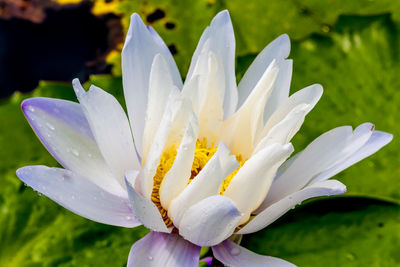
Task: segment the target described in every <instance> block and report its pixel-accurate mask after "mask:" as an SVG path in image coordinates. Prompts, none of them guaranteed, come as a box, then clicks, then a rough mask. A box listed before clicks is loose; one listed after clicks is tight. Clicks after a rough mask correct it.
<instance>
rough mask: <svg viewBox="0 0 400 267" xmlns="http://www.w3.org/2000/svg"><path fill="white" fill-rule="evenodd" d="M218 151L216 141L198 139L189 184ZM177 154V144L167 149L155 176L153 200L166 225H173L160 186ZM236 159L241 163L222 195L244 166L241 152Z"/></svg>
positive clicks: (229, 178)
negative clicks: (161, 197)
mask: <svg viewBox="0 0 400 267" xmlns="http://www.w3.org/2000/svg"><path fill="white" fill-rule="evenodd" d="M215 152H217V147H216V146H215V145H214V143H211V145H208V143H207V138H203V139H202V140H200V139H197V141H196V148H195V151H194V160H193V164H192V169H191V175H190V179H189V182H188V184H189V183H190V182H191V181H192V180H193V179H194V178H195V177H196V176H197V174H199V172H200V171H201V170H202V169H203V168H204V166H205V165H206V164H207V162H208V161H209V160H210V158H211V157H212V156H213V155H214V154H215ZM176 154H177V149H176V147H175V146H171V147H170V148H169V149H166V150H165V151H164V152H163V154H162V156H161V158H160V164H159V165H158V167H157V171H156V174H155V175H154V178H153V191H152V193H151V200H152V201H153V203H154V204H155V205H156V206H157V208H158V210H159V211H160V214H161V216H162V218H163V219H164V222H165V225H166V226H167V227H170V226H172V225H173V222H172V220H171V219H170V218H169V217H168V212H167V210H166V209H164V207H163V206H162V205H161V200H160V186H161V183H162V181H163V179H164V177H165V175H166V174H167V173H168V171H169V170H170V169H171V167H172V165H173V163H174V161H175V157H176ZM236 159H237V161H238V162H239V164H240V167H239V168H237V169H236V170H235V171H233V172H232V173H231V174H230V175H229V176H228V177H226V178H225V180H224V182H223V183H222V186H221V190H220V195H223V194H224V192H225V190H226V188H227V187H228V185H229V183H230V182H231V181H232V179H233V177H234V176H235V175H236V173H237V172H238V170H239V169H240V168H241V167H242V166H243V164H244V162H245V160H243V157H242V155H241V154H239V155H236Z"/></svg>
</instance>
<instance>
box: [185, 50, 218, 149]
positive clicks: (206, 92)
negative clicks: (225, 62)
mask: <svg viewBox="0 0 400 267" xmlns="http://www.w3.org/2000/svg"><path fill="white" fill-rule="evenodd" d="M203 52H204V53H202V54H201V55H200V57H199V60H198V61H197V64H196V68H195V70H194V72H193V74H194V76H193V79H190V80H188V82H187V83H185V86H184V88H183V91H182V94H183V95H184V96H185V97H187V98H188V99H190V100H191V102H192V103H193V110H194V112H195V113H196V115H197V117H198V118H199V124H200V134H199V138H200V139H202V138H203V137H207V139H208V140H211V141H216V138H217V134H218V132H219V131H218V129H219V127H220V125H221V123H222V120H223V116H224V111H223V108H222V103H223V102H222V101H223V98H224V91H223V90H222V89H223V88H224V86H225V85H224V83H225V81H224V80H223V76H224V75H223V69H222V68H221V66H219V65H218V61H217V59H216V56H215V54H214V53H212V52H209V51H208V49H206V51H203ZM203 54H204V55H203ZM221 71H222V72H221Z"/></svg>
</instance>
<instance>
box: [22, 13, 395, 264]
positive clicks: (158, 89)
mask: <svg viewBox="0 0 400 267" xmlns="http://www.w3.org/2000/svg"><path fill="white" fill-rule="evenodd" d="M289 50H290V41H289V38H288V36H287V35H282V36H280V37H278V38H277V39H276V40H274V41H273V42H272V43H271V44H269V45H268V46H267V47H266V48H265V49H264V50H263V51H262V52H261V53H260V54H259V55H258V56H257V57H256V59H255V60H254V62H253V63H252V64H251V66H250V67H249V69H248V70H247V72H246V73H245V75H244V76H243V78H242V79H241V81H240V83H239V85H236V78H235V68H234V63H235V58H234V52H235V40H234V34H233V29H232V24H231V21H230V17H229V13H228V12H227V11H222V12H221V13H219V14H217V16H216V17H215V18H214V19H213V20H212V22H211V25H210V26H209V27H208V28H207V29H206V30H205V31H204V33H203V35H202V36H201V39H200V41H199V44H198V46H197V48H196V51H195V52H194V55H193V58H192V62H191V65H190V68H189V71H188V74H187V75H186V79H185V83H184V84H183V83H182V79H181V77H180V74H179V71H178V69H177V67H176V65H175V62H174V60H173V57H172V55H171V53H170V52H169V50H168V48H167V46H166V45H165V44H164V42H163V41H162V39H161V38H160V36H159V35H158V34H157V33H156V32H155V31H154V30H153V29H152V28H151V27H146V26H145V25H144V24H143V22H142V21H141V19H140V18H139V16H138V15H137V14H133V15H132V17H131V24H130V28H129V31H128V34H127V37H126V41H125V45H124V48H123V51H122V69H123V87H124V95H125V100H126V106H127V113H128V116H127V115H126V113H125V111H124V109H123V108H122V107H121V105H120V104H119V103H118V101H117V100H116V99H115V98H114V97H113V96H112V95H110V94H108V93H107V92H105V91H103V90H102V89H100V88H98V87H96V86H91V87H90V89H89V91H85V90H84V89H83V87H82V86H81V84H80V83H79V81H78V80H74V81H73V87H74V90H75V92H76V95H77V98H78V100H79V103H75V102H71V101H66V100H59V99H50V98H41V97H38V98H31V99H27V100H25V101H24V102H23V103H22V109H23V112H24V114H25V116H26V118H27V119H28V121H29V123H30V125H31V126H32V128H33V130H34V131H35V133H36V134H37V136H38V137H39V139H40V140H41V141H42V143H43V144H44V146H45V147H46V148H47V149H48V151H49V152H50V153H51V154H52V155H53V156H54V157H55V158H56V159H57V161H58V162H59V163H60V164H61V165H62V166H63V167H64V168H51V167H46V166H27V167H23V168H21V169H19V170H18V171H17V175H18V177H19V178H20V179H21V180H22V181H24V182H25V183H26V184H28V185H29V186H31V187H32V188H33V189H35V190H37V191H39V192H40V193H42V194H44V195H46V196H48V197H49V198H51V199H52V200H54V201H56V202H57V203H59V204H60V205H62V206H64V207H65V208H67V209H69V210H71V211H72V212H74V213H76V214H79V215H81V216H84V217H86V218H88V219H91V220H94V221H97V222H100V223H105V224H111V225H116V226H122V227H135V226H138V225H141V224H143V225H144V226H146V227H147V228H149V229H150V230H151V232H150V233H149V234H148V235H146V236H145V237H144V238H142V239H141V240H139V241H137V242H136V243H135V244H134V245H133V246H132V248H131V251H130V254H129V259H128V266H198V263H199V255H200V248H201V247H211V248H212V252H213V255H214V257H215V258H216V259H218V260H219V261H221V262H222V263H223V264H225V265H228V266H253V265H256V264H258V265H260V266H292V264H290V263H288V262H286V261H284V260H281V259H277V258H274V257H268V256H262V255H258V254H255V253H253V252H251V251H249V250H247V249H245V248H244V247H241V246H240V245H239V244H238V242H236V240H237V239H238V238H237V237H238V236H241V235H244V234H250V233H254V232H256V231H259V230H261V229H263V228H264V227H266V226H268V225H269V224H271V223H272V222H274V221H275V220H276V219H278V218H279V217H280V216H282V215H283V214H284V213H285V212H287V211H288V210H290V209H291V208H293V207H295V206H296V205H297V204H299V203H300V202H302V201H304V200H306V199H309V198H313V197H317V196H326V195H335V194H342V193H344V192H345V191H346V187H345V186H344V185H343V184H342V183H341V182H339V181H337V180H328V178H330V177H332V176H333V175H335V174H337V173H338V172H340V171H342V170H343V169H345V168H347V167H349V166H350V165H352V164H354V163H356V162H358V161H360V160H361V159H363V158H365V157H367V156H369V155H371V154H372V153H374V152H376V151H377V150H379V149H380V148H381V147H383V146H384V145H386V144H387V143H388V142H390V140H391V139H392V136H391V135H390V134H387V133H384V132H380V131H375V130H374V126H373V125H372V124H370V123H364V124H362V125H360V126H358V127H357V128H356V129H355V130H353V129H352V128H351V127H350V126H343V127H338V128H335V129H333V130H330V131H328V132H326V133H324V134H323V135H321V136H320V137H318V138H317V139H315V140H314V141H313V142H312V143H311V144H309V145H308V146H307V147H306V148H305V149H304V150H303V151H302V152H300V153H297V154H296V155H295V156H292V157H290V155H291V154H292V152H293V150H294V149H293V146H292V144H291V143H290V140H291V138H292V137H293V136H294V135H295V133H296V132H297V131H298V130H299V129H300V126H301V124H302V123H303V121H304V118H305V116H306V115H307V113H308V112H310V110H311V109H312V108H313V107H314V106H315V105H316V103H317V102H318V100H319V98H320V97H321V95H322V87H321V86H320V85H317V84H315V85H311V86H308V87H306V88H304V89H302V90H299V91H297V92H296V93H294V94H292V95H291V96H289V87H290V81H291V74H292V61H291V60H290V59H287V57H288V55H289ZM327 112H328V111H327ZM128 118H129V119H128ZM134 141H135V142H134ZM289 157H290V158H289ZM288 158H289V159H288Z"/></svg>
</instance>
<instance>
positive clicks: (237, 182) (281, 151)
mask: <svg viewBox="0 0 400 267" xmlns="http://www.w3.org/2000/svg"><path fill="white" fill-rule="evenodd" d="M292 152H293V146H292V144H287V145H281V144H272V145H270V146H269V147H267V148H265V149H263V150H261V151H260V152H258V153H257V154H255V155H253V156H252V157H251V158H250V159H249V160H247V161H246V162H245V164H244V165H243V166H242V167H241V168H240V169H239V171H238V172H237V174H236V175H235V177H233V179H232V181H231V182H230V184H229V185H228V188H227V189H226V191H225V193H224V196H227V197H229V198H230V199H232V200H233V201H234V202H235V203H236V206H237V207H238V209H239V210H240V212H242V213H243V214H244V216H243V217H242V219H241V221H240V224H242V223H245V222H246V221H247V220H248V219H249V218H250V214H251V212H252V211H254V210H255V209H256V208H257V207H258V206H259V205H260V204H261V203H262V201H263V200H264V198H265V196H266V195H267V192H268V189H269V187H270V185H271V183H272V180H273V178H274V177H275V174H276V171H277V169H278V167H279V166H280V165H281V164H282V162H283V161H285V160H286V158H287V157H289V155H290V154H291V153H292Z"/></svg>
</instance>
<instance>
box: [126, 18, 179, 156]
mask: <svg viewBox="0 0 400 267" xmlns="http://www.w3.org/2000/svg"><path fill="white" fill-rule="evenodd" d="M157 54H161V55H162V56H163V57H164V59H165V60H166V61H167V63H168V65H169V69H170V73H171V75H172V77H173V80H174V83H175V85H176V86H177V87H179V88H181V84H182V81H181V80H180V74H179V71H178V68H177V67H176V65H175V63H174V61H173V59H171V55H170V53H169V52H167V51H165V49H164V48H162V47H160V46H159V44H158V42H157V41H156V40H155V39H154V37H153V35H152V34H151V33H150V31H149V30H148V29H147V27H146V26H145V25H144V23H143V21H142V20H141V19H140V17H139V15H138V14H136V13H135V14H133V15H132V16H131V23H130V26H129V30H128V33H127V36H126V40H125V44H124V48H123V50H122V78H123V85H124V94H125V100H126V106H127V109H128V115H129V120H130V123H131V127H132V132H133V136H134V139H135V145H136V148H137V150H138V153H139V154H140V155H141V154H142V151H143V143H142V140H143V131H144V125H145V117H146V106H147V101H148V90H149V78H150V70H151V66H152V63H153V60H154V57H155V56H156V55H157ZM168 58H169V59H170V60H168Z"/></svg>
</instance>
